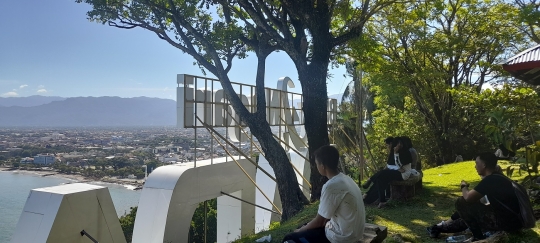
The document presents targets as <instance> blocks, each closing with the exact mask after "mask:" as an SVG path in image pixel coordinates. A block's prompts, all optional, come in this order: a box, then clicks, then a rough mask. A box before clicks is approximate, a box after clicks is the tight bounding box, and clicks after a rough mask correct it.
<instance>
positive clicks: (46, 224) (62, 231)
mask: <svg viewBox="0 0 540 243" xmlns="http://www.w3.org/2000/svg"><path fill="white" fill-rule="evenodd" d="M82 230H84V231H86V232H87V233H88V234H90V235H91V236H92V237H93V238H95V239H96V240H97V241H99V242H100V243H109V242H110V243H125V242H126V239H125V238H124V234H123V233H122V228H121V227H120V222H119V221H118V216H117V215H116V210H115V209H114V205H113V202H112V199H111V196H110V194H109V190H108V189H107V188H106V187H102V186H95V185H89V184H84V183H75V184H68V185H61V186H55V187H46V188H39V189H34V190H32V191H31V192H30V196H28V199H27V200H26V204H25V205H24V210H23V213H22V214H21V217H20V219H19V222H18V223H17V227H16V229H15V233H14V235H13V238H12V240H11V242H12V243H28V242H46V243H64V242H65V243H88V242H91V241H90V240H89V238H87V237H86V236H81V231H82Z"/></svg>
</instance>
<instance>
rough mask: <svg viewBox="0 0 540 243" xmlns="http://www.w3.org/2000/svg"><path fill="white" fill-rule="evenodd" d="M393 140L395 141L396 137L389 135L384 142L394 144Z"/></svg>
mask: <svg viewBox="0 0 540 243" xmlns="http://www.w3.org/2000/svg"><path fill="white" fill-rule="evenodd" d="M393 141H394V138H393V137H387V138H386V139H385V140H384V143H386V144H392V142H393Z"/></svg>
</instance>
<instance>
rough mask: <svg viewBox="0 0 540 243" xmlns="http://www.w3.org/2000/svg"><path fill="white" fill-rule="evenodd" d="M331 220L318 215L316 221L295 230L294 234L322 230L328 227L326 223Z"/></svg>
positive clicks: (313, 220)
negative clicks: (309, 230)
mask: <svg viewBox="0 0 540 243" xmlns="http://www.w3.org/2000/svg"><path fill="white" fill-rule="evenodd" d="M328 220H329V219H326V218H324V217H323V216H321V215H319V214H317V216H315V218H314V219H312V220H311V221H309V223H307V224H306V225H304V226H303V227H302V228H300V229H297V230H295V231H294V232H300V231H304V230H308V229H316V228H322V227H324V226H325V225H326V222H328Z"/></svg>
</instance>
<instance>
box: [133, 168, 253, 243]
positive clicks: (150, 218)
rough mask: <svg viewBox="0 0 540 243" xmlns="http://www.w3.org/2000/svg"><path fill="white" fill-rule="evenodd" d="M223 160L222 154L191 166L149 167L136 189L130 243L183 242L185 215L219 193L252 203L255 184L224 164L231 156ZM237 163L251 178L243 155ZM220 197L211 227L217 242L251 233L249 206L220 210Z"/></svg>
mask: <svg viewBox="0 0 540 243" xmlns="http://www.w3.org/2000/svg"><path fill="white" fill-rule="evenodd" d="M228 160H229V162H228V163H223V162H224V161H225V158H220V159H214V161H213V163H214V164H213V165H210V163H211V162H210V161H209V160H207V161H197V167H196V168H193V167H194V164H193V163H183V164H176V165H168V166H161V167H158V168H157V169H156V170H154V171H153V172H152V174H150V176H149V177H148V179H147V181H146V183H145V184H144V187H143V190H142V193H141V199H140V200H139V208H138V209H137V217H136V218H135V228H134V229H133V243H162V242H172V243H175V242H182V243H183V242H187V241H188V233H189V227H190V224H191V219H192V217H193V213H194V212H195V209H196V208H197V206H198V205H199V203H201V202H204V201H206V200H210V199H213V198H218V197H220V196H223V194H222V192H224V193H227V194H233V193H234V194H233V195H235V196H240V197H239V198H242V199H243V200H246V201H248V202H255V186H254V185H253V183H252V182H251V181H250V180H249V178H248V177H247V176H246V175H245V174H244V173H243V172H242V170H240V168H238V166H237V165H236V163H234V162H230V161H232V159H231V158H229V159H228ZM239 163H240V164H241V165H242V167H243V168H244V169H245V170H246V172H247V173H248V174H249V175H250V176H251V177H252V178H253V179H255V166H253V165H252V164H251V163H250V162H249V161H247V160H246V159H241V160H239ZM224 197H226V196H224ZM234 200H236V199H234ZM226 201H228V199H226V200H225V201H222V200H218V208H219V209H218V215H217V216H218V222H221V224H218V229H217V231H218V235H217V239H218V243H220V242H230V241H232V240H234V239H236V238H238V237H239V236H240V235H245V234H250V233H253V232H254V226H255V207H254V206H252V205H249V204H247V203H239V202H236V203H237V204H238V205H237V206H240V210H222V209H221V208H222V207H221V206H220V205H219V204H222V202H226ZM222 206H224V205H222ZM239 211H240V212H241V214H238V212H239ZM223 220H225V221H228V222H230V225H233V223H234V222H237V223H238V224H237V225H236V226H235V227H228V225H227V224H223V223H224V222H225V221H223ZM230 225H229V226H230ZM223 227H228V228H223ZM220 234H221V235H220Z"/></svg>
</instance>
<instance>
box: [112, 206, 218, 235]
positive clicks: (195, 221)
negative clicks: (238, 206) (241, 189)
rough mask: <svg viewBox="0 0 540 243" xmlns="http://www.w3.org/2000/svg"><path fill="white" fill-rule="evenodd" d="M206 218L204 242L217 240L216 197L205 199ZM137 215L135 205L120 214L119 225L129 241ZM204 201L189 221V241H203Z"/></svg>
mask: <svg viewBox="0 0 540 243" xmlns="http://www.w3.org/2000/svg"><path fill="white" fill-rule="evenodd" d="M206 210H207V218H206V223H207V224H208V225H207V226H206V227H207V228H206V242H217V239H216V236H217V199H215V198H214V199H212V200H208V201H207V208H206ZM136 215H137V207H132V208H131V210H130V212H129V213H127V214H124V215H123V216H120V226H122V231H123V232H124V236H125V237H126V241H127V242H128V243H129V242H131V240H132V237H133V227H134V226H135V216H136ZM204 223H205V221H204V203H200V204H199V206H198V207H197V209H196V210H195V212H194V213H193V218H192V221H191V227H190V228H189V242H192V243H199V242H205V241H204Z"/></svg>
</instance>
